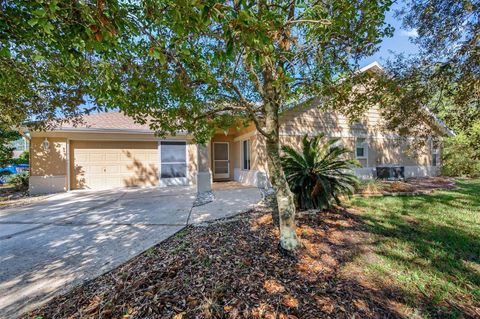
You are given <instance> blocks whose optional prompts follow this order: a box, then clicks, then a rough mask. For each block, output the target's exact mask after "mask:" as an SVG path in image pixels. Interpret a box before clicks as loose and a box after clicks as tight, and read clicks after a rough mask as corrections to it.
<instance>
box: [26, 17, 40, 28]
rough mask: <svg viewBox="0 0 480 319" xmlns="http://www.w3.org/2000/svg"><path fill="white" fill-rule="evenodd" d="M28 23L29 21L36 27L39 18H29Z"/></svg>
mask: <svg viewBox="0 0 480 319" xmlns="http://www.w3.org/2000/svg"><path fill="white" fill-rule="evenodd" d="M27 23H28V24H29V25H30V26H31V27H34V26H35V25H37V23H38V19H37V18H32V19H30V20H28V22H27Z"/></svg>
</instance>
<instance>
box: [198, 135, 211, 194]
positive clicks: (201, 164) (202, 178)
mask: <svg viewBox="0 0 480 319" xmlns="http://www.w3.org/2000/svg"><path fill="white" fill-rule="evenodd" d="M197 156H198V159H197V161H198V172H197V193H204V192H209V191H211V190H212V174H211V173H210V167H209V166H210V165H208V160H209V156H208V148H207V145H203V144H197Z"/></svg>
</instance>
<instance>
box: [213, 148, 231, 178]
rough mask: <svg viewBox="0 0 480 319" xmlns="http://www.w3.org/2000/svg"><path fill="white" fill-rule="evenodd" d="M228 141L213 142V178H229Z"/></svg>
mask: <svg viewBox="0 0 480 319" xmlns="http://www.w3.org/2000/svg"><path fill="white" fill-rule="evenodd" d="M229 153H230V152H229V144H228V142H213V178H214V179H224V178H230V158H229Z"/></svg>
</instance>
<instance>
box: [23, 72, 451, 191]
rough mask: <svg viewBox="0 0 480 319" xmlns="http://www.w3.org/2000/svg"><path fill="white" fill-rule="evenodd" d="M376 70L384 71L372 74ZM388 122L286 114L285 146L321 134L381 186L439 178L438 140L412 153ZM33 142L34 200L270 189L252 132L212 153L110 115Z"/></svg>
mask: <svg viewBox="0 0 480 319" xmlns="http://www.w3.org/2000/svg"><path fill="white" fill-rule="evenodd" d="M375 67H378V64H375V63H374V64H372V65H371V66H370V68H375ZM381 122H382V118H381V115H380V112H379V109H378V108H376V107H372V108H371V109H370V110H369V111H368V112H367V113H366V114H365V116H364V118H363V119H362V121H360V122H358V123H353V124H351V123H349V121H348V120H347V119H346V118H345V117H344V116H342V115H341V114H337V113H335V112H325V111H323V110H321V109H319V108H318V107H317V105H316V104H315V103H312V105H311V106H309V107H302V108H293V109H291V110H288V111H286V112H284V113H283V114H282V116H281V129H280V136H281V142H282V143H284V144H288V145H291V146H294V147H299V146H300V144H301V143H300V142H301V139H302V137H303V136H304V135H305V134H309V135H312V136H313V135H316V134H318V133H319V132H325V133H326V134H327V136H330V137H338V138H339V139H340V140H339V143H342V144H343V145H344V146H345V147H347V148H349V149H351V150H352V155H351V156H352V157H354V158H356V159H357V160H358V161H359V162H360V163H361V165H362V167H361V168H357V169H355V173H356V174H357V175H359V176H360V177H361V178H374V177H376V176H377V174H378V172H377V171H378V170H380V169H382V170H384V168H391V167H396V168H397V169H401V171H402V172H403V174H404V176H405V177H412V176H428V175H436V174H438V172H439V166H440V159H439V154H440V150H439V146H437V145H436V144H435V143H434V142H433V139H432V140H431V141H429V143H427V145H426V146H425V147H423V148H422V149H415V151H414V152H411V151H410V150H409V147H408V143H409V141H410V139H404V138H401V137H400V136H398V135H396V134H395V133H393V132H385V131H384V130H383V129H382V125H381ZM438 124H439V127H444V126H442V123H441V122H439V123H438ZM444 129H445V130H448V129H447V128H445V127H444ZM26 135H27V136H29V138H30V154H31V155H30V167H31V176H30V192H31V193H33V194H35V193H52V192H62V191H69V190H74V189H108V188H116V187H126V186H139V187H143V186H170V185H190V184H196V185H197V187H198V189H199V191H204V190H209V189H210V185H211V181H231V180H235V181H239V182H241V183H244V184H249V185H255V186H259V187H264V186H266V185H267V183H268V182H267V173H266V172H267V161H266V154H265V146H264V141H263V137H262V135H261V134H260V133H259V132H258V131H257V130H256V128H255V126H254V125H253V124H250V125H249V126H247V127H245V128H242V129H235V128H231V129H230V130H228V131H227V132H224V131H219V132H217V134H215V135H214V136H213V137H212V138H211V140H210V141H209V142H208V143H207V144H206V145H198V144H195V143H194V142H193V138H192V136H190V135H187V134H182V133H179V134H177V135H176V136H171V137H168V138H159V137H158V136H156V135H155V134H154V132H153V131H152V130H150V128H149V126H148V125H147V124H145V125H143V124H138V123H135V122H134V120H133V119H132V118H130V117H128V116H126V115H124V114H123V113H120V112H110V113H98V114H92V115H88V116H84V117H83V123H81V124H80V125H78V126H73V125H62V126H60V127H58V128H56V129H54V130H51V131H31V132H27V134H26ZM412 139H413V138H412ZM387 171H388V169H387ZM382 174H385V171H383V173H382Z"/></svg>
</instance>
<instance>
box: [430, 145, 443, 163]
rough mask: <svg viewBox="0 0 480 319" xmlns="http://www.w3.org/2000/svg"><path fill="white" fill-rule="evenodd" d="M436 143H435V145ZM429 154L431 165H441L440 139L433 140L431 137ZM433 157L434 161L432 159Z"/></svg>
mask: <svg viewBox="0 0 480 319" xmlns="http://www.w3.org/2000/svg"><path fill="white" fill-rule="evenodd" d="M435 144H436V145H435ZM430 154H431V157H432V163H431V164H432V166H433V167H439V166H440V165H441V163H440V141H439V140H434V139H432V141H431V145H430ZM434 158H435V163H434V160H433V159H434Z"/></svg>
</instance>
